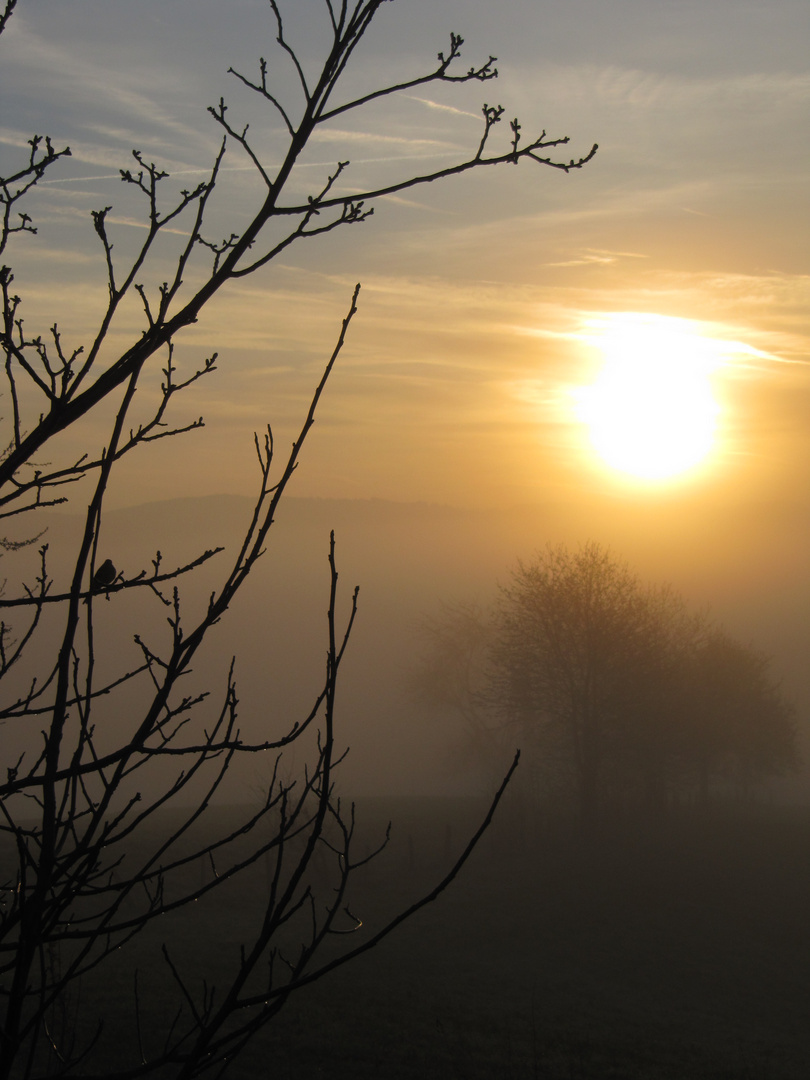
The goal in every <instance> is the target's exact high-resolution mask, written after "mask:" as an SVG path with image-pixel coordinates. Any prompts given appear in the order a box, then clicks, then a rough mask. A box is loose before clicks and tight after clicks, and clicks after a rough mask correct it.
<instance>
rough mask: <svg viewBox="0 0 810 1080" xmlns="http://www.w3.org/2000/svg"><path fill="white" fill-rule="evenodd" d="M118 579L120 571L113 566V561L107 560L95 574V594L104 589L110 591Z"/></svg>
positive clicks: (93, 587) (93, 586)
mask: <svg viewBox="0 0 810 1080" xmlns="http://www.w3.org/2000/svg"><path fill="white" fill-rule="evenodd" d="M117 577H118V571H117V570H116V569H115V567H114V566H113V562H112V559H105V560H104V562H103V563H102V564H101V566H100V567H99V568H98V570H96V572H95V574H93V584H92V589H93V592H101V591H102V589H109V587H110V585H112V583H113V582H114V581H115V579H116V578H117Z"/></svg>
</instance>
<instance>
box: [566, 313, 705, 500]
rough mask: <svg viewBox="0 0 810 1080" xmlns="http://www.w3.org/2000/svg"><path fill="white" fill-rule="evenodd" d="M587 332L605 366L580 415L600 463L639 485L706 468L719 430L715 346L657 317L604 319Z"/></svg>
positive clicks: (677, 322)
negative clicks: (713, 379)
mask: <svg viewBox="0 0 810 1080" xmlns="http://www.w3.org/2000/svg"><path fill="white" fill-rule="evenodd" d="M589 331H591V332H589V333H588V334H587V335H586V336H585V337H586V340H587V341H588V342H589V343H590V344H592V345H595V346H596V347H597V348H598V349H599V350H600V352H601V353H602V355H603V365H602V368H601V370H600V372H599V374H598V375H597V377H596V380H595V381H594V382H593V384H592V385H591V386H588V387H585V388H583V389H582V390H581V392H580V394H579V395H578V396H579V409H578V412H579V417H580V419H581V420H583V421H584V422H585V423H586V424H587V426H588V428H589V431H590V439H591V444H592V446H593V447H594V449H595V450H596V452H597V453H598V454H599V456H600V457H601V458H602V460H603V461H604V462H605V463H606V464H607V465H609V466H611V467H612V468H613V469H617V470H619V471H620V472H623V473H625V474H629V475H630V476H634V477H638V478H640V479H643V480H667V479H669V478H672V477H677V476H680V475H681V474H682V473H685V472H687V471H689V470H691V469H693V468H695V467H696V466H698V465H699V464H700V463H701V462H703V461H704V460H705V459H706V457H707V456H708V455H709V453H710V452H711V450H712V448H713V446H714V441H715V434H716V429H717V418H718V412H719V407H718V405H717V402H716V401H715V400H714V397H713V394H712V386H711V382H710V375H711V372H712V371H713V370H714V368H715V367H716V366H717V345H718V343H717V342H716V341H715V340H713V339H711V338H708V337H705V336H703V335H701V334H700V333H699V332H698V331H697V329H696V328H695V326H694V324H691V323H689V322H687V321H686V320H684V319H674V318H668V317H664V316H661V315H641V314H635V313H623V314H616V315H610V316H605V317H603V318H602V319H601V320H599V321H598V322H597V321H596V320H594V322H593V323H592V324H591V326H590V327H589ZM593 331H595V332H593Z"/></svg>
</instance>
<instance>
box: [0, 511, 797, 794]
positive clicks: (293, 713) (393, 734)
mask: <svg viewBox="0 0 810 1080" xmlns="http://www.w3.org/2000/svg"><path fill="white" fill-rule="evenodd" d="M250 511H251V502H250V500H249V499H247V498H243V497H239V496H212V497H209V498H189V499H182V498H181V499H176V500H173V501H170V502H156V503H151V504H146V505H143V506H137V507H132V508H129V509H122V510H115V511H111V512H109V513H108V514H107V515H106V516H105V519H104V525H103V529H102V534H101V542H100V548H99V561H100V560H101V559H103V558H106V557H111V558H112V559H113V561H114V563H115V565H116V567H117V568H118V570H119V571H121V572H122V573H123V574H124V576H125V577H127V578H130V577H133V576H135V575H136V574H137V573H138V572H139V571H141V570H148V569H149V568H150V562H151V559H152V558H153V557H154V554H155V552H156V551H157V550H160V552H161V554H162V557H163V569H168V568H171V567H174V566H175V565H180V564H183V563H185V562H188V561H189V560H191V559H193V558H195V557H196V556H197V555H199V554H200V553H201V552H202V551H204V550H206V549H209V548H213V547H215V546H219V545H222V546H224V547H225V549H226V550H225V551H224V552H222V553H220V554H219V555H217V556H215V557H214V558H213V559H211V560H210V561H209V562H208V563H207V564H206V565H205V566H203V567H202V568H201V569H199V570H197V571H195V572H194V574H192V575H187V576H184V577H182V578H181V579H180V581H179V582H178V584H179V586H180V591H181V598H182V604H183V609H182V610H183V612H184V617H185V622H186V626H189V625H190V624H191V619H192V617H193V613H194V611H195V610H196V611H198V612H199V611H200V610H201V606H202V605H203V604H204V603H205V602H206V601H207V598H208V596H209V594H210V592H211V590H212V589H213V588H215V586H216V582H217V579H218V577H219V576H221V575H223V574H224V573H225V572H226V568H227V567H228V566H229V560H231V559H233V557H234V555H235V552H236V550H237V547H236V545H237V541H238V540H239V538H240V535H241V530H242V529H243V527H244V526H245V524H246V523H247V521H248V520H249V515H250ZM688 511H690V508H689V507H688V506H687V507H685V506H684V505H683V501H682V500H681V501H680V502H679V501H678V500H676V499H671V498H670V499H668V500H667V499H665V498H660V499H659V500H658V502H657V503H652V504H651V502H650V500H649V499H647V500H641V499H638V498H637V499H631V498H614V499H607V498H602V499H601V500H597V499H591V500H590V502H589V504H588V511H587V512H585V511H582V510H578V511H575V510H574V509H572V508H571V507H569V506H566V505H564V504H558V505H547V506H534V507H523V508H515V509H513V510H511V511H507V512H504V511H487V510H484V509H482V510H480V511H476V510H462V509H455V508H452V507H447V506H436V505H429V504H424V503H422V504H419V503H417V504H404V503H394V502H385V501H380V500H371V501H363V500H357V501H353V500H328V499H301V498H295V497H288V498H285V499H284V500H283V501H282V503H281V506H280V509H279V513H278V515H277V520H276V523H275V524H274V526H273V528H272V529H271V532H270V535H269V538H268V543H267V549H266V553H265V555H264V556H263V557H262V558H261V560H260V561H259V564H258V565H257V567H256V569H255V572H254V573H253V574H252V575H251V576H250V578H249V579H248V581H247V583H246V585H245V587H244V588H243V590H242V592H241V594H240V595H239V597H238V599H237V601H236V602H235V603H234V605H233V606H232V609H231V610H230V611H229V612H228V614H227V615H226V617H225V618H224V619H223V620H222V621H221V623H220V624H219V625H217V626H216V627H215V628H214V630H213V631H212V633H211V635H210V637H209V639H208V640H207V642H206V645H205V648H204V650H203V651H202V653H201V654H200V655H199V656H198V658H197V661H196V663H195V664H194V665H193V667H194V671H193V674H192V675H191V676H190V677H189V679H188V681H187V687H186V691H185V692H189V691H190V689H191V688H192V687H193V689H194V690H195V691H199V690H202V689H208V690H210V691H211V698H210V701H209V702H207V703H206V704H204V705H203V706H202V707H201V708H202V714H203V715H206V713H205V710H206V709H209V710H210V709H214V708H216V706H217V705H218V703H219V702H220V701H221V699H222V695H223V694H224V690H225V684H226V675H227V668H228V664H229V662H230V660H231V658H232V657H235V658H236V666H235V677H236V683H237V691H238V697H239V702H240V704H239V726H240V730H241V733H242V737H243V738H244V739H249V740H256V741H260V740H262V739H267V738H270V737H278V736H280V735H281V734H282V733H283V732H284V731H286V730H288V729H289V728H290V727H291V726H292V725H293V724H294V723H295V722H296V721H300V720H301V719H303V717H304V716H305V715H306V713H307V712H308V711H309V709H310V708H311V706H312V704H313V702H314V700H315V697H316V695H317V693H318V692H319V690H320V689H321V685H322V680H323V673H324V669H325V659H326V645H327V636H326V634H327V622H326V612H327V606H328V595H329V569H328V562H327V555H328V549H329V533H330V530H332V529H334V531H335V535H336V559H337V565H338V570H339V574H340V579H339V598H338V621H339V625H343V623H344V622H345V620H346V618H347V617H348V614H349V610H350V602H351V594H352V590H353V588H354V586H355V585H357V586H359V588H360V593H359V611H358V616H357V620H356V623H355V627H354V631H353V633H352V637H351V641H350V644H349V648H348V651H347V654H346V658H345V662H344V666H343V668H342V669H341V676H340V682H339V688H338V699H337V720H338V740H337V741H338V746H339V747H340V748H343V747H348V748H349V750H350V752H349V755H348V757H347V759H346V760H345V762H344V763H343V764H342V765H341V767H340V781H339V789H340V791H341V792H343V793H345V794H346V795H347V796H350V797H361V796H370V795H380V794H386V795H434V796H435V795H454V794H478V793H481V791H482V785H484V781H483V780H482V775H483V774H484V773H485V772H486V771H487V770H483V771H482V770H481V769H478V770H476V769H475V768H472V767H471V765H470V759H469V755H468V754H466V753H464V749H465V731H464V729H463V727H462V726H461V725H460V722H459V721H458V720H457V719H456V718H454V717H453V716H449V715H442V714H440V713H438V712H435V711H434V712H431V711H428V710H426V709H425V708H423V707H421V706H417V705H416V704H415V703H414V699H413V694H412V691H411V686H410V680H411V673H412V670H413V666H414V662H415V658H416V657H417V655H418V653H419V650H420V648H423V647H424V640H423V638H421V637H420V625H421V624H422V622H423V621H424V619H425V618H426V617H429V616H430V615H431V614H433V613H435V612H436V611H437V610H438V605H439V604H440V602H453V601H470V600H474V601H477V602H479V603H481V604H487V603H488V602H489V601H490V600H491V599H492V598H493V597H494V595H495V593H496V591H497V586H498V583H503V582H505V581H506V580H507V579H508V577H509V572H510V569H511V568H512V567H513V566H514V565H515V564H516V560H517V559H523V560H528V559H531V558H532V556H533V555H534V554H535V553H537V552H538V551H539V550H540V549H542V548H543V547H544V546H545V545H547V544H557V543H561V542H564V543H567V544H569V545H571V546H576V545H579V544H580V543H583V542H585V541H587V540H596V541H598V542H600V543H602V544H604V545H608V546H609V547H610V549H611V551H612V553H613V554H614V555H615V556H617V557H618V558H620V559H624V560H626V561H627V562H628V563H629V564H630V566H631V568H632V569H633V570H634V571H635V572H637V573H638V574H639V576H640V577H641V578H642V579H643V580H645V581H648V582H650V583H659V584H662V583H665V582H667V583H670V584H672V585H673V586H674V587H675V588H676V589H678V590H679V591H680V592H681V593H682V594H683V595H684V597H685V598H686V599H687V601H688V602H689V604H690V606H691V607H693V608H694V609H696V610H697V609H702V610H706V609H708V610H709V611H710V613H711V615H712V616H713V617H714V618H716V619H717V620H718V621H720V622H722V623H723V624H724V625H725V626H726V627H727V629H728V630H729V631H730V632H731V633H732V634H733V635H734V636H735V637H737V638H738V639H740V640H741V641H742V642H744V643H746V644H751V645H753V646H755V647H756V648H757V649H761V650H764V651H765V652H767V653H769V654H770V655H772V656H773V658H774V672H775V674H776V675H777V676H778V677H780V678H781V679H782V681H783V688H784V691H785V693H786V695H787V696H788V697H789V698H790V699H792V701H793V702H794V703H795V704H796V706H797V713H798V719H799V725H800V730H801V735H802V742H803V743H804V744H806V743H807V741H808V740H807V729H808V725H807V717H808V715H809V714H810V710H809V709H808V703H810V675H808V671H807V666H806V663H805V659H804V658H805V651H806V642H807V640H808V634H809V633H810V626H808V622H809V621H810V567H808V565H807V561H806V558H805V557H804V552H805V546H804V544H805V541H804V537H805V535H806V533H807V529H805V528H804V524H805V523H804V522H803V521H802V520H801V519H800V518H797V515H796V513H795V511H791V512H790V513H787V512H785V513H783V514H782V515H778V514H776V513H770V512H769V510H768V508H766V507H761V508H757V509H756V511H754V510H752V509H751V508H750V507H749V508H743V507H739V506H737V507H735V506H733V505H725V506H721V505H716V506H714V507H713V508H712V509H711V510H707V509H706V508H704V509H703V511H702V512H701V513H700V514H698V513H695V512H693V511H692V512H688ZM42 520H43V521H45V520H47V523H48V532H47V533H46V534H45V536H43V538H42V541H41V542H48V543H49V545H50V551H49V567H50V568H51V569H52V571H53V572H54V574H55V575H56V577H57V584H58V579H59V575H60V574H63V573H64V566H65V564H64V563H63V557H64V555H65V553H66V551H68V550H70V548H71V546H72V544H73V543H74V542H75V535H76V532H77V529H78V526H79V519H78V518H77V517H74V516H73V515H71V514H68V513H59V512H57V511H51V512H49V514H48V517H47V519H46V518H45V517H44V516H43V518H42ZM807 525H808V528H810V522H808V523H807ZM37 546H38V545H37ZM34 559H35V556H34V551H33V549H28V550H26V551H24V552H21V553H16V554H15V553H9V554H7V555H6V556H5V573H6V576H7V578H8V579H9V581H10V582H11V581H14V579H15V578H16V569H17V568H18V567H19V568H23V567H28V569H27V570H26V571H25V574H26V579H27V580H28V581H30V580H31V576H32V573H33V570H32V568H33V564H34ZM15 591H16V589H15ZM7 594H8V592H7ZM94 611H95V623H96V635H97V636H96V642H97V650H98V653H99V661H100V663H101V664H102V665H108V666H106V667H105V670H107V671H109V672H111V673H112V672H117V673H120V672H122V671H123V669H124V668H126V667H132V666H135V665H136V663H137V662H138V660H139V658H140V652H139V649H138V648H137V646H136V645H135V644H134V641H133V638H134V635H135V634H140V635H141V636H142V637H144V638H145V639H146V640H147V641H148V642H149V643H150V645H153V644H154V646H155V647H157V645H158V644H159V642H160V640H161V636H162V635H165V634H166V632H167V624H166V621H165V619H166V614H167V611H166V609H165V608H164V607H163V606H162V605H161V604H160V603H159V602H158V601H157V599H156V598H155V597H154V596H153V595H152V594H151V592H150V591H149V590H148V589H135V590H127V591H126V592H124V593H118V594H115V595H113V596H112V597H111V598H110V600H109V602H106V601H105V600H103V599H99V601H97V602H96V604H95V605H94ZM54 640H55V639H54ZM42 650H43V646H42V644H40V647H39V650H38V651H37V655H38V656H39V657H40V658H41V656H42V655H43V651H42ZM136 700H137V694H136V693H135V692H128V694H127V705H126V706H125V707H124V709H123V711H120V710H121V706H120V703H119V704H118V705H116V707H115V709H114V710H113V711H112V712H110V711H109V709H108V710H107V712H108V713H109V715H108V716H107V718H106V719H105V721H104V724H105V725H106V724H109V725H110V726H109V734H110V736H111V737H114V735H115V731H116V727H117V726H118V725H121V724H124V723H126V717H127V715H128V712H129V710H132V709H133V708H134V704H135V701H136ZM9 735H10V732H7V737H8V736H9ZM305 753H306V751H305V748H304V747H303V746H299V745H297V744H296V746H295V748H291V749H290V750H289V751H287V752H286V755H285V759H284V762H285V764H284V768H285V770H286V771H289V772H295V771H297V770H299V769H300V768H301V767H302V766H303V764H304V757H305ZM805 756H806V755H805ZM507 764H508V758H507V757H505V758H504V760H503V762H502V763H501V762H493V763H492V770H491V773H490V777H492V776H494V775H495V774H497V773H498V771H499V770H500V771H503V770H505V768H506V765H507ZM271 768H272V762H271V760H270V759H269V756H268V757H264V756H261V755H260V756H258V757H256V758H252V759H251V760H250V762H249V763H248V764H243V765H242V766H241V770H235V772H234V776H233V778H232V782H231V784H230V786H227V787H226V789H225V790H224V792H223V797H225V798H228V799H231V800H232V799H235V798H249V799H250V798H254V797H256V795H257V793H258V791H260V790H261V789H262V787H264V786H265V785H266V782H267V780H268V778H269V774H270V769H271ZM808 790H810V789H808V788H807V786H806V784H805V779H804V776H803V775H801V776H799V777H798V778H794V779H792V780H790V781H779V782H770V783H769V785H768V791H769V795H768V797H769V798H778V799H780V800H781V799H791V800H793V799H799V800H802V801H803V800H804V798H805V794H806V792H807V791H808Z"/></svg>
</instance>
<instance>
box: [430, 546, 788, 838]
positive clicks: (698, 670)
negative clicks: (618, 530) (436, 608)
mask: <svg viewBox="0 0 810 1080" xmlns="http://www.w3.org/2000/svg"><path fill="white" fill-rule="evenodd" d="M460 613H462V614H464V617H461V614H460ZM429 633H430V635H431V649H430V652H429V656H428V655H427V654H426V656H425V657H424V658H423V660H422V661H421V663H420V665H419V670H418V672H417V683H418V685H419V686H420V687H421V690H422V694H423V700H426V701H427V700H432V701H433V703H434V705H437V706H440V707H443V708H444V709H445V710H446V709H447V708H448V706H450V707H452V708H453V709H454V710H455V712H456V713H457V714H459V715H461V716H462V717H463V718H464V719H465V720H466V721H467V722H468V723H469V724H470V725H471V726H472V727H474V729H475V733H476V739H478V740H479V742H480V732H481V731H486V732H487V733H488V735H489V739H490V742H491V741H492V739H493V738H494V733H496V732H498V731H500V732H501V733H505V732H507V731H508V732H509V737H510V739H511V740H512V741H515V733H516V732H519V733H520V738H519V739H518V740H517V741H522V742H523V743H524V745H525V746H527V747H531V748H532V750H533V757H534V765H535V768H534V771H535V773H536V774H538V773H539V775H540V776H541V777H542V778H543V783H544V784H546V785H547V786H551V787H553V788H555V789H557V790H560V789H563V790H567V791H568V792H569V793H570V794H572V795H574V796H575V798H576V800H577V803H578V806H579V812H580V814H581V816H582V819H583V821H584V822H585V823H587V824H588V825H593V824H594V823H595V821H596V820H597V819H598V817H599V815H600V813H601V810H602V809H603V807H604V805H605V803H606V802H612V803H616V802H627V801H628V800H632V801H634V802H635V803H637V804H639V805H643V806H645V807H647V808H649V809H657V810H660V809H662V808H663V807H664V806H665V805H666V804H667V802H668V801H669V800H670V799H671V798H672V797H673V796H674V795H675V794H677V793H688V794H691V795H693V796H695V797H697V798H700V799H701V800H702V801H705V800H706V799H707V798H708V795H709V791H710V788H711V787H712V786H714V787H719V786H725V787H732V788H734V789H735V790H737V791H739V792H749V791H750V790H751V788H752V786H753V785H755V784H756V783H758V782H759V781H761V780H763V779H764V778H766V777H769V776H776V775H781V774H783V773H785V772H786V771H788V770H789V769H791V768H793V767H794V766H795V765H796V763H797V760H798V749H797V741H796V729H795V722H794V714H793V708H792V706H791V704H790V703H789V702H788V701H787V699H786V698H785V696H784V695H783V693H782V692H781V690H780V687H779V685H778V682H777V680H776V678H775V676H774V674H773V672H772V665H771V661H770V659H769V658H768V657H767V656H765V655H763V654H762V653H760V652H758V651H757V650H756V649H754V648H752V647H751V646H748V645H745V644H743V643H741V642H739V641H736V640H735V639H734V638H733V637H731V635H730V634H729V633H728V632H727V631H725V630H724V629H723V628H722V627H720V626H718V625H716V624H714V623H713V622H712V621H711V620H710V619H709V617H708V616H707V615H705V614H695V613H693V612H691V611H690V609H689V607H688V605H687V603H686V601H685V600H684V599H683V597H681V596H680V595H679V594H678V593H677V592H675V591H674V590H673V589H671V588H669V587H667V586H652V585H647V584H645V583H643V582H642V581H641V580H640V578H639V577H638V576H637V575H636V574H634V573H633V572H632V571H631V569H630V568H629V566H628V565H627V564H626V563H624V562H623V561H621V560H620V559H619V558H617V557H616V556H615V555H614V554H613V553H612V552H611V551H610V550H609V549H608V548H606V547H604V546H602V545H600V544H598V543H594V542H590V543H586V544H584V545H583V546H581V547H579V548H576V549H573V550H571V549H569V548H567V547H565V546H558V547H549V548H546V549H545V551H543V552H541V553H540V554H538V555H537V556H536V558H535V559H533V560H532V561H530V562H526V563H523V562H519V563H518V564H517V567H516V568H515V570H514V571H513V572H512V574H511V576H510V579H509V581H508V582H507V584H505V585H503V586H502V587H501V588H500V590H499V594H498V598H497V601H496V603H495V605H494V606H493V609H492V610H491V611H490V612H489V613H487V614H484V613H482V612H481V611H480V610H477V611H476V617H475V619H473V618H472V609H466V613H465V609H464V608H463V607H457V608H455V609H452V608H451V609H446V610H445V613H444V616H442V617H440V618H439V619H438V620H433V622H432V624H430V625H429ZM437 644H438V645H440V646H441V647H440V648H437V647H436V646H437ZM471 668H472V669H473V670H474V676H473V677H471V676H470V674H469V671H470V669H471ZM439 687H440V688H441V690H440V691H438V690H437V688H439ZM470 718H472V721H471V720H470Z"/></svg>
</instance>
